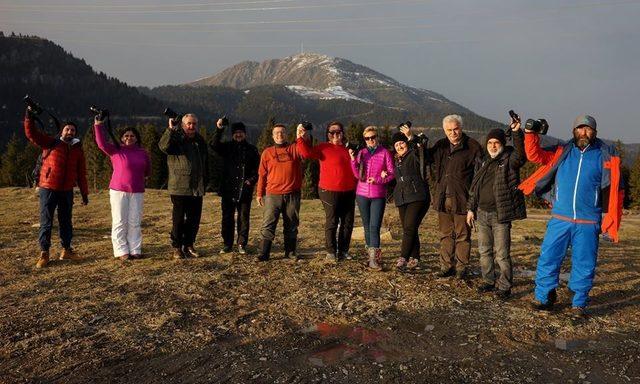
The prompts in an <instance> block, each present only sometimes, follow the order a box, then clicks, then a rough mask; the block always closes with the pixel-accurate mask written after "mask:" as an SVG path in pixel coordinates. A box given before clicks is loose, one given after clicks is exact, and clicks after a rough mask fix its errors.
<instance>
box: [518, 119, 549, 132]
mask: <svg viewBox="0 0 640 384" xmlns="http://www.w3.org/2000/svg"><path fill="white" fill-rule="evenodd" d="M524 129H525V131H532V132H536V133H539V134H541V135H546V134H547V131H548V130H549V123H547V120H545V119H538V120H534V119H528V120H527V121H526V122H525V123H524Z"/></svg>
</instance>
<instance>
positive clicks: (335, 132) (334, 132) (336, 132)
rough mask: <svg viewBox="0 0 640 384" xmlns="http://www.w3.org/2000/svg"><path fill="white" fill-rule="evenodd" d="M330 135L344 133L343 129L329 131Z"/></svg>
mask: <svg viewBox="0 0 640 384" xmlns="http://www.w3.org/2000/svg"><path fill="white" fill-rule="evenodd" d="M329 134H330V135H332V136H333V135H337V134H342V131H329Z"/></svg>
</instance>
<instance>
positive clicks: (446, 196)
mask: <svg viewBox="0 0 640 384" xmlns="http://www.w3.org/2000/svg"><path fill="white" fill-rule="evenodd" d="M442 128H443V129H444V134H445V136H446V137H445V138H443V139H440V140H438V141H437V142H436V143H435V144H434V146H433V148H432V149H431V151H430V152H431V154H432V157H433V158H432V159H431V161H432V162H433V166H434V171H435V181H436V185H435V193H434V195H433V197H434V199H433V205H434V208H435V210H436V211H438V223H439V227H440V272H439V273H438V274H437V276H438V277H450V276H453V275H455V276H456V278H458V279H461V280H463V279H465V278H466V276H467V267H468V265H469V255H470V254H471V230H470V227H469V225H468V224H467V199H468V196H469V187H470V186H471V181H472V180H473V175H474V174H475V170H476V169H477V168H479V167H480V163H481V160H482V146H480V144H478V142H477V141H475V140H474V139H472V138H470V137H469V136H467V135H466V134H464V133H463V132H462V117H461V116H459V115H448V116H446V117H445V118H444V119H443V120H442Z"/></svg>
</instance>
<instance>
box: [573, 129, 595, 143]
mask: <svg viewBox="0 0 640 384" xmlns="http://www.w3.org/2000/svg"><path fill="white" fill-rule="evenodd" d="M573 138H574V139H575V143H576V146H577V147H578V148H585V147H586V146H587V145H589V144H591V143H592V142H593V140H595V138H596V130H595V129H593V128H591V127H590V126H588V125H582V126H580V127H578V128H575V129H574V130H573Z"/></svg>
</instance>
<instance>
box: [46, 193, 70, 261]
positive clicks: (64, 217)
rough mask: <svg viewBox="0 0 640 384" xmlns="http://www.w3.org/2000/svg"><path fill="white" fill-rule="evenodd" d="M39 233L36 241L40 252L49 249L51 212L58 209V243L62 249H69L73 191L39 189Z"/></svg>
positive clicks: (51, 224) (51, 222)
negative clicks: (38, 243)
mask: <svg viewBox="0 0 640 384" xmlns="http://www.w3.org/2000/svg"><path fill="white" fill-rule="evenodd" d="M39 193H40V233H39V235H38V241H39V242H40V250H42V251H48V250H49V248H51V227H52V226H53V212H54V211H55V210H56V207H57V208H58V229H59V231H60V243H61V244H62V247H64V248H71V238H72V237H73V224H72V223H71V212H72V209H73V191H54V190H51V189H47V188H40V192H39Z"/></svg>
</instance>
